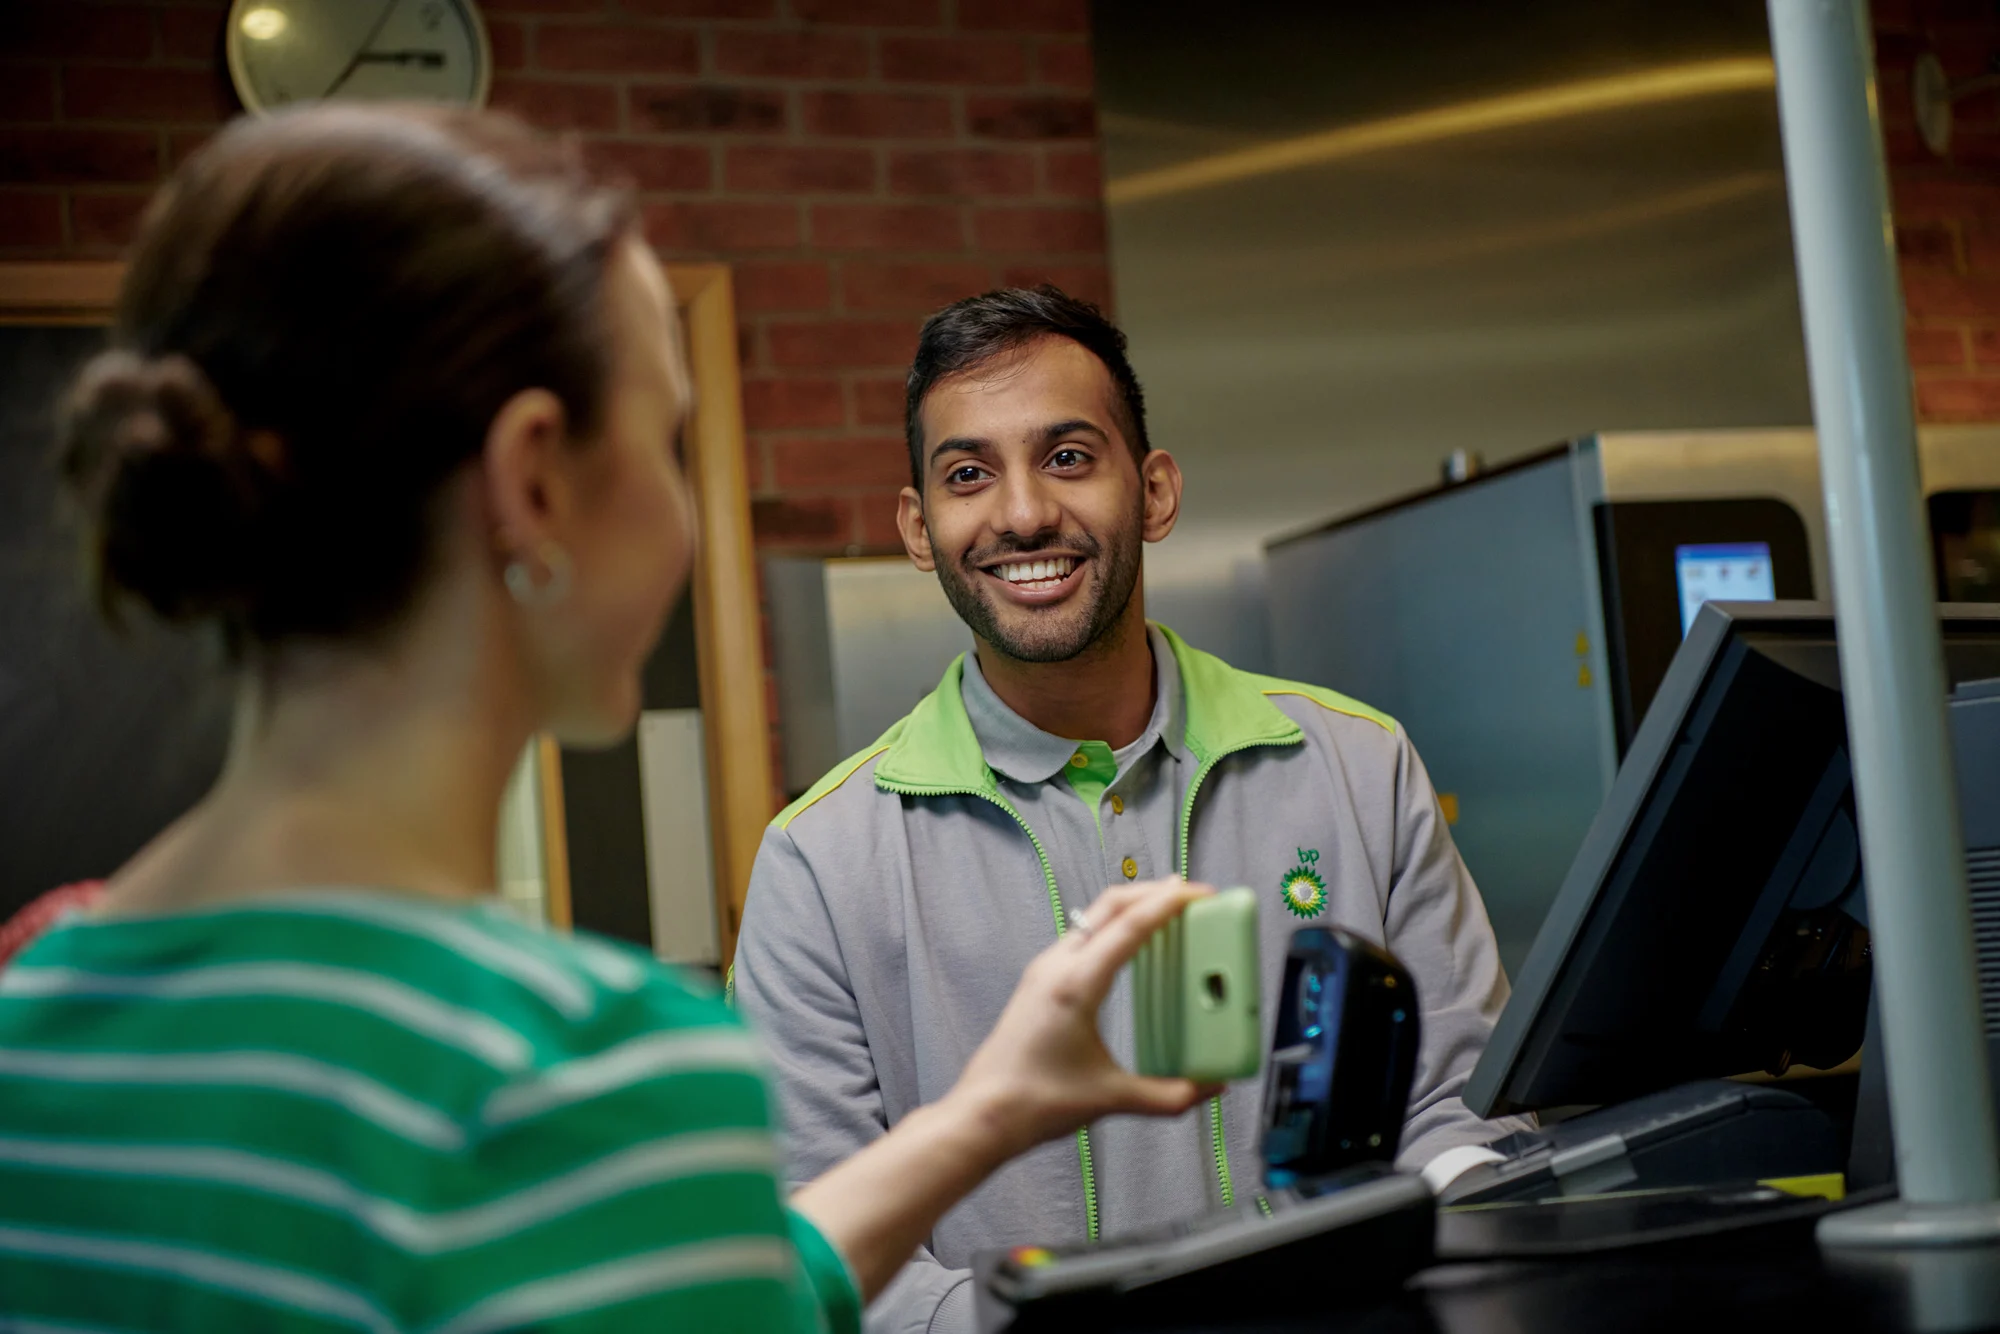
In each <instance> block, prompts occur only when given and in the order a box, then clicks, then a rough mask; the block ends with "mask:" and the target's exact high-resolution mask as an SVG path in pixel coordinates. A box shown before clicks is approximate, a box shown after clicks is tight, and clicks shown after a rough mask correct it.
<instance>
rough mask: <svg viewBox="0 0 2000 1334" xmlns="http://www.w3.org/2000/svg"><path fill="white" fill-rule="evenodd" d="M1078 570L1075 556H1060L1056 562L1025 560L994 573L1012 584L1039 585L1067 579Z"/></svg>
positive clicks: (1003, 566) (1003, 567)
mask: <svg viewBox="0 0 2000 1334" xmlns="http://www.w3.org/2000/svg"><path fill="white" fill-rule="evenodd" d="M1075 568H1076V558H1075V557H1074V556H1058V557H1056V558H1055V559H1054V560H1024V561H1016V562H1015V563H1014V564H1012V565H1002V566H999V567H997V568H996V569H995V570H994V571H993V572H994V573H995V574H997V575H999V576H1000V577H1001V578H1002V579H1005V580H1006V581H1007V582H1008V583H1010V584H1039V583H1042V582H1044V581H1047V580H1053V579H1067V578H1069V572H1070V571H1071V570H1074V569H1075Z"/></svg>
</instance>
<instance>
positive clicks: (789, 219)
mask: <svg viewBox="0 0 2000 1334" xmlns="http://www.w3.org/2000/svg"><path fill="white" fill-rule="evenodd" d="M644 221H645V227H646V239H647V240H649V241H651V242H652V243H653V244H654V245H656V246H658V247H659V248H660V249H662V250H697V251H701V252H702V253H704V254H727V253H729V252H732V251H737V250H784V249H787V248H789V247H791V246H795V245H797V244H798V243H799V209H798V205H796V204H739V203H705V202H703V203H689V202H675V203H670V204H648V205H646V207H645V210H644Z"/></svg>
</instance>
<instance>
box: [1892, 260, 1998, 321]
mask: <svg viewBox="0 0 2000 1334" xmlns="http://www.w3.org/2000/svg"><path fill="white" fill-rule="evenodd" d="M1903 304H1904V306H1905V307H1906V308H1907V309H1908V310H1909V313H1910V314H1911V315H1912V316H1914V317H1916V318H1918V319H1964V318H1968V317H1970V318H1975V319H1976V318H1980V317H1987V318H1990V317H1992V316H1993V315H1994V314H1996V313H2000V274H1958V273H1940V272H1937V271H1936V270H1933V269H1916V268H1908V267H1905V268H1904V270H1903Z"/></svg>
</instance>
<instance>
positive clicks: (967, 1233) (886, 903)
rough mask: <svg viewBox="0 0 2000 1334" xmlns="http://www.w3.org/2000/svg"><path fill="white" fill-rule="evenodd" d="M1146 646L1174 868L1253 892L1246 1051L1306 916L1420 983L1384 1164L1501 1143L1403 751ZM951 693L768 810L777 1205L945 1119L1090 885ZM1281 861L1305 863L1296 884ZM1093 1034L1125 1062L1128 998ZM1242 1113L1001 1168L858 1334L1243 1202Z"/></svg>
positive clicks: (1279, 694) (1421, 778) (1436, 869)
mask: <svg viewBox="0 0 2000 1334" xmlns="http://www.w3.org/2000/svg"><path fill="white" fill-rule="evenodd" d="M1162 637H1163V638H1164V640H1165V642H1166V643H1167V644H1168V645H1169V646H1170V647H1171V651H1172V654H1173V657H1174V660H1175V664H1176V665H1177V667H1178V669H1179V672H1180V680H1181V686H1182V691H1183V699H1182V709H1183V713H1184V718H1185V724H1184V725H1185V738H1184V739H1185V744H1186V748H1187V751H1188V752H1189V753H1190V754H1191V755H1192V757H1193V758H1194V760H1195V761H1196V767H1195V769H1194V771H1193V777H1192V779H1191V780H1190V781H1189V782H1188V783H1187V786H1186V791H1185V792H1184V794H1183V795H1182V799H1181V817H1180V827H1179V837H1178V849H1177V852H1178V862H1179V865H1178V868H1177V869H1178V870H1179V872H1180V873H1181V875H1183V876H1184V877H1186V878H1189V879H1194V880H1202V881H1207V882H1208V883H1210V884H1213V885H1216V886H1218V887H1221V888H1228V887H1230V886H1234V885H1248V886H1250V887H1252V888H1254V889H1257V890H1258V891H1259V905H1260V907H1259V921H1260V936H1261V939H1260V947H1261V950H1262V957H1263V971H1264V994H1263V998H1262V1006H1263V1016H1264V1020H1265V1026H1266V1033H1265V1037H1266V1042H1267V1045H1268V1040H1269V1036H1270V1028H1271V1025H1272V1024H1274V1023H1275V1020H1276V1016H1277V1013H1278V996H1277V992H1278V986H1279V983H1280V981H1281V979H1282V977H1283V971H1284V959H1285V952H1286V949H1287V947H1288V944H1289V941H1290V937H1291V934H1292V931H1293V930H1294V929H1295V928H1297V927H1298V926H1299V925H1301V917H1309V918H1310V919H1311V920H1313V921H1315V922H1320V923H1325V924H1330V925H1336V926H1341V927H1344V928H1346V929H1347V930H1349V931H1352V932H1354V933H1356V934H1357V935H1360V936H1363V937H1365V938H1367V939H1369V940H1371V941H1374V942H1376V943H1378V944H1381V945H1383V946H1385V947H1386V948H1388V949H1389V950H1390V951H1392V952H1393V953H1394V954H1395V955H1396V956H1397V957H1398V958H1400V959H1401V960H1402V961H1403V963H1404V965H1405V966H1406V967H1408V968H1409V970H1410V972H1411V974H1412V975H1413V977H1414V978H1415V980H1416V984H1417V996H1418V1001H1419V1004H1420V1006H1421V1011H1422V1027H1423V1042H1422V1047H1421V1051H1420V1055H1419V1060H1418V1066H1417V1075H1416V1082H1415V1087H1414V1090H1413V1092H1412V1096H1411V1102H1410V1110H1409V1119H1408V1121H1407V1123H1406V1125H1405V1128H1404V1133H1403V1145H1402V1150H1401V1153H1400V1155H1399V1159H1398V1161H1399V1163H1401V1164H1402V1165H1404V1166H1412V1167H1415V1166H1421V1165H1422V1164H1424V1163H1425V1162H1428V1161H1429V1160H1430V1159H1431V1158H1433V1157H1435V1156H1436V1155H1437V1154H1438V1153H1440V1152H1442V1151H1443V1150H1445V1149H1448V1148H1452V1147H1455V1146H1457V1145H1460V1144H1477V1143H1483V1142H1485V1141H1487V1140H1490V1139H1493V1138H1495V1137H1497V1136H1498V1135H1501V1134H1504V1133H1507V1132H1508V1131H1510V1130H1512V1129H1515V1128H1516V1125H1515V1123H1511V1122H1497V1121H1496V1122H1488V1121H1482V1120H1480V1119H1479V1118H1477V1117H1475V1116H1474V1115H1473V1114H1472V1113H1471V1112H1470V1111H1468V1110H1467V1108H1466V1107H1465V1104H1464V1103H1463V1102H1462V1101H1460V1098H1459V1093H1460V1090H1461V1089H1462V1088H1463V1087H1464V1084H1465V1081H1466V1078H1467V1077H1468V1075H1470V1073H1471V1071H1472V1067H1473V1064H1474V1063H1475V1062H1476V1061H1477V1060H1478V1057H1479V1053H1480V1051H1481V1049H1482V1048H1483V1047H1484V1046H1485V1044H1486V1040H1487V1037H1488V1035H1489V1034H1490V1033H1491V1032H1492V1029H1493V1024H1494V1021H1495V1020H1496V1019H1497V1018H1498V1016H1499V1013H1500V1009H1501V1006H1502V1005H1503V1004H1504V1003H1505V1001H1506V999H1507V979H1506V977H1505V975H1504V973H1503V972H1502V970H1501V967H1500V961H1499V956H1498V953H1497V951H1496V950H1495V947H1494V943H1493V931H1492V928H1491V926H1490V925H1489V924H1488V922H1487V919H1486V910H1485V907H1484V905H1483V904H1482V903H1481V902H1480V898H1479V891H1478V890H1477V889H1476V888H1475V887H1474V885H1473V883H1472V877H1471V876H1470V875H1469V874H1468V873H1467V872H1466V869H1465V864H1464V863H1463V862H1462V861H1461V860H1460V859H1459V856H1458V850H1457V848H1456V847H1455V846H1453V844H1452V840H1451V835H1450V833H1449V831H1448V830H1447V828H1446V826H1445V819H1444V814H1443V812H1442V811H1441V810H1440V809H1439V806H1438V800H1437V796H1436V793H1435V792H1434V791H1433V790H1432V788H1431V783H1430V779H1429V777H1428V776H1427V775H1426V774H1425V772H1424V768H1423V765H1422V763H1421V762H1420V761H1419V760H1418V759H1417V753H1416V751H1415V749H1414V748H1413V747H1412V746H1411V745H1410V741H1409V738H1408V737H1407V736H1406V735H1404V733H1403V730H1402V728H1401V727H1399V726H1398V725H1397V724H1396V723H1395V722H1394V721H1393V720H1392V719H1390V718H1388V717H1387V716H1385V715H1383V714H1381V713H1378V712H1377V711H1375V710H1373V709H1371V708H1369V707H1367V706H1366V705H1363V704H1359V703H1357V702H1355V701H1354V700H1351V699H1348V698H1346V697H1345V696H1343V695H1339V694H1336V693H1334V692H1333V691H1330V690H1325V689H1321V688H1320V687H1317V686H1310V685H1301V684H1298V683H1295V682H1290V681H1281V680H1277V679H1274V678H1271V677H1263V676H1256V675H1252V674H1250V673H1247V672H1241V671H1238V670H1236V669H1235V668H1232V667H1230V666H1229V665H1228V664H1226V663H1224V662H1222V661H1221V660H1220V659H1218V658H1215V657H1213V656H1211V655H1209V654H1206V653H1203V652H1201V651H1199V650H1197V649H1194V648H1191V647H1189V646H1188V645H1187V644H1186V643H1184V642H1183V641H1182V640H1180V639H1179V638H1178V637H1177V636H1175V635H1173V634H1172V633H1171V632H1170V631H1163V635H1162ZM1155 642H1156V643H1157V642H1158V640H1156V641H1155ZM963 671H964V664H963V660H962V659H960V660H956V661H954V662H953V663H952V665H951V667H950V668H949V669H948V670H947V671H946V672H945V676H944V680H943V681H942V682H941V683H940V684H939V686H938V688H937V689H936V690H935V691H933V692H932V693H931V694H929V695H927V696H926V697H925V698H924V699H922V700H921V701H919V702H918V704H917V707H916V708H915V709H914V710H913V711H912V712H911V713H910V714H909V716H907V717H906V718H904V719H902V720H901V721H900V722H898V723H896V724H895V726H893V727H891V728H890V729H889V730H888V732H886V733H884V734H883V736H882V737H881V739H880V740H879V741H877V742H876V744H875V745H873V746H871V747H869V748H868V749H867V750H866V751H864V752H862V753H861V754H860V755H858V756H855V757H852V758H850V759H848V760H847V761H845V762H843V763H842V764H840V765H839V766H837V767H836V768H835V769H834V770H833V771H832V772H831V773H829V774H828V775H827V776H826V777H825V778H823V779H821V780H820V782H819V783H818V784H817V785H815V786H814V787H813V788H812V789H811V790H810V791H809V792H807V793H806V794H805V795H804V796H803V797H801V798H800V799H799V800H798V801H797V802H795V803H793V804H792V805H791V806H790V807H788V808H787V809H786V810H785V811H784V812H783V813H781V814H780V815H779V816H778V818H777V819H776V820H775V821H773V822H772V824H771V827H770V829H769V830H768V831H767V833H766V834H765V837H764V844H763V847H762V848H761V849H760V851H759V853H758V856H757V863H756V866H755V868H754V870H753V872H752V875H751V882H750V891H749V896H748V899H747V901H746V903H745V907H744V917H743V927H742V933H741V936H740V937H739V939H738V942H737V952H736V962H735V966H734V969H733V979H732V980H733V988H734V993H735V1000H736V1004H737V1005H738V1006H739V1007H740V1009H741V1010H742V1012H743V1014H744V1016H745V1017H746V1018H747V1019H748V1020H749V1021H750V1023H751V1024H752V1025H753V1026H754V1027H755V1028H756V1029H757V1030H758V1032H760V1033H761V1034H762V1036H763V1038H764V1041H765V1044H766V1046H767V1047H768V1048H769V1049H770V1051H771V1053H772V1056H773V1061H774V1065H775V1068H776V1072H777V1076H778V1092H779V1102H780V1110H781V1113H782V1118H783V1125H784V1131H785V1154H786V1173H787V1176H788V1177H789V1179H790V1180H792V1181H794V1182H804V1181H809V1180H811V1179H812V1178H813V1177H816V1176H818V1175H819V1174H820V1173H822V1172H824V1171H825V1170H826V1169H828V1168H829V1167H832V1166H833V1165H834V1164H836V1163H838V1162H840V1161H841V1160H842V1159H845V1158H847V1157H848V1156H850V1155H852V1154H853V1153H855V1152H856V1151H857V1150H859V1149H861V1148H863V1147H865V1146H866V1145H867V1144H868V1143H869V1142H870V1141H872V1140H874V1139H875V1138H876V1137H877V1136H879V1135H881V1134H882V1133H883V1132H884V1131H885V1130H886V1129H887V1128H888V1127H890V1126H893V1125H895V1124H896V1122H897V1121H899V1120H901V1119H902V1118H903V1117H904V1116H906V1115H907V1114H909V1113H910V1112H911V1111H912V1110H914V1109H915V1108H917V1107H919V1106H921V1105H923V1104H924V1103H927V1102H932V1101H935V1100H936V1099H938V1098H939V1097H941V1096H943V1095H944V1093H945V1092H946V1091H948V1090H949V1089H950V1088H951V1086H952V1084H953V1082H954V1081H955V1080H957V1078H958V1076H959V1073H960V1071H961V1070H962V1069H963V1068H964V1066H965V1063H966V1061H967V1059H968V1058H969V1057H970V1055H971V1054H972V1051H973V1050H974V1048H976V1047H977V1046H978V1045H979V1043H980V1041H981V1039H983V1038H984V1037H985V1036H986V1034H987V1033H988V1031H990V1030H991V1028H992V1026H993V1023H994V1021H995V1020H996V1019H997V1018H998V1016H999V1014H1000V1010H1001V1008H1002V1007H1003V1006H1004V1005H1005V1004H1006V1002H1007V999H1008V997H1009V996H1010V995H1011V994H1012V992H1013V989H1014V986H1015V984H1016V982H1017V981H1018V980H1019V978H1020V975H1021V972H1022V970H1023V969H1024V968H1025V967H1026V965H1027V963H1028V961H1029V960H1030V959H1032V958H1033V957H1034V956H1035V955H1036V954H1037V953H1038V952H1040V951H1041V950H1042V949H1044V948H1045V947H1047V946H1048V945H1049V944H1050V943H1051V942H1052V941H1054V940H1055V939H1056V938H1057V937H1058V936H1059V935H1060V934H1061V933H1062V932H1063V931H1064V930H1065V929H1066V927H1067V918H1066V913H1065V908H1064V903H1063V896H1064V894H1065V893H1068V894H1070V895H1071V904H1072V908H1071V911H1074V910H1075V907H1076V906H1077V905H1080V904H1081V903H1082V902H1084V901H1087V899H1088V897H1090V896H1094V894H1095V892H1096V891H1098V890H1099V889H1101V888H1102V886H1096V885H1092V886H1062V885H1058V884H1057V883H1056V878H1055V875H1054V872H1053V870H1052V869H1051V866H1050V862H1049V859H1048V857H1047V855H1046V853H1045V851H1044V849H1043V846H1042V844H1041V842H1040V840H1039V839H1038V838H1037V837H1036V835H1035V833H1034V832H1033V831H1032V830H1031V829H1030V827H1029V825H1028V823H1027V822H1026V821H1025V820H1024V819H1022V817H1021V816H1020V815H1019V814H1018V813H1017V811H1016V810H1015V808H1014V807H1013V806H1012V805H1011V804H1010V803H1009V802H1008V801H1007V799H1006V797H1005V796H1004V795H1003V794H1002V792H1001V789H1000V785H999V783H998V782H997V781H996V779H995V777H994V774H993V772H992V770H991V769H990V768H989V767H988V765H987V763H986V761H985V759H984V757H983V755H982V753H981V750H980V745H979V741H978V739H977V737H976V735H975V733H974V731H973V728H972V725H971V723H970V721H969V720H968V717H967V714H966V708H965V703H964V700H963V697H962V695H961V681H962V679H963ZM1302 850H1313V851H1315V852H1317V853H1318V854H1319V855H1318V857H1317V858H1316V859H1315V860H1314V861H1313V862H1312V864H1311V865H1310V866H1306V865H1302V864H1299V863H1301V852H1302ZM1308 870H1309V871H1311V872H1312V873H1313V874H1312V875H1311V876H1307V877H1304V878H1300V876H1299V873H1300V872H1302V871H1308ZM1281 886H1282V888H1283V894H1284V897H1283V898H1281V895H1280V888H1281ZM1288 904H1289V905H1290V908H1291V910H1290V911H1288V910H1287V905H1288ZM1304 910H1311V911H1304ZM1100 1022H1101V1026H1102V1030H1103V1033H1104V1038H1105V1043H1106V1046H1107V1047H1108V1048H1109V1049H1110V1051H1111V1052H1112V1054H1113V1055H1114V1056H1116V1057H1117V1058H1118V1059H1119V1060H1120V1061H1122V1062H1124V1063H1126V1064H1128V1065H1129V1064H1130V1063H1131V1061H1132V1011H1131V997H1130V991H1129V979H1128V978H1122V979H1121V980H1120V982H1119V984H1118V986H1117V987H1116V988H1115V989H1114V991H1113V992H1112V994H1111V996H1110V997H1109V998H1108V999H1107V1001H1106V1003H1105V1006H1104V1009H1103V1011H1102V1014H1101V1019H1100ZM1262 1104H1263V1089H1262V1083H1261V1080H1260V1079H1248V1080H1242V1081H1239V1082H1237V1083H1234V1084H1232V1085H1230V1086H1229V1087H1228V1089H1227V1091H1226V1092H1225V1093H1224V1094H1223V1095H1222V1096H1221V1097H1219V1098H1216V1099H1214V1100H1213V1101H1212V1102H1210V1103H1209V1104H1206V1105H1204V1106H1201V1107H1197V1108H1195V1109H1194V1110H1193V1111H1190V1112H1188V1113H1187V1114H1185V1115H1183V1116H1181V1117H1178V1118H1174V1119H1171V1120H1158V1119H1150V1118H1141V1117H1114V1118H1109V1119H1107V1120H1105V1121H1101V1122H1099V1123H1097V1124H1095V1125H1093V1126H1091V1127H1088V1128H1087V1129H1086V1130H1085V1131H1083V1132H1080V1133H1079V1134H1078V1135H1077V1136H1076V1137H1075V1138H1074V1139H1064V1140H1060V1141H1057V1142H1053V1143H1049V1144H1044V1145H1042V1146H1040V1147H1039V1148H1037V1149H1034V1150H1031V1151H1030V1152H1028V1153H1026V1154H1024V1155H1022V1156H1021V1157H1019V1158H1017V1159H1015V1160H1014V1161H1013V1162H1011V1163H1009V1164H1008V1165H1007V1166H1005V1167H1003V1168H1002V1169H1001V1170H1000V1171H998V1172H997V1173H995V1174H994V1175H993V1176H992V1177H991V1178H990V1179H988V1180H987V1182H986V1183H985V1184H984V1185H982V1186H981V1187H980V1188H979V1189H978V1190H976V1191H974V1192H973V1193H972V1194H971V1195H970V1196H969V1197H967V1198H966V1199H965V1200H964V1201H963V1202H962V1203H960V1204H959V1205H958V1207H956V1208H955V1209H953V1210H952V1211H951V1212H950V1213H948V1214H946V1215H945V1217H944V1218H943V1219H942V1220H941V1221H940V1222H939V1223H938V1225H937V1228H936V1230H935V1231H934V1232H933V1233H932V1234H931V1237H930V1242H929V1245H928V1246H927V1247H925V1248H924V1249H923V1250H922V1251H920V1252H919V1253H918V1255H917V1256H916V1258H915V1260H914V1261H913V1262H912V1263H911V1264H910V1265H909V1266H907V1267H906V1268H905V1270H904V1271H903V1273H902V1274H901V1275H900V1276H899V1277H898V1278H897V1279H896V1281H895V1282H894V1283H893V1284H892V1285H891V1286H890V1287H889V1288H888V1289H887V1290H886V1291H884V1292H883V1294H882V1295H881V1296H880V1297H879V1298H877V1300H876V1301H875V1303H874V1304H873V1305H872V1306H871V1308H870V1310H869V1313H868V1328H869V1329H870V1331H873V1332H874V1334H888V1332H890V1331H895V1332H897V1334H929V1331H932V1330H936V1331H940V1332H941V1331H946V1330H961V1329H964V1330H969V1329H970V1328H972V1318H971V1308H972V1304H971V1295H972V1294H971V1289H970V1286H969V1274H968V1272H967V1270H968V1267H969V1266H970V1265H971V1263H972V1259H973V1256H974V1255H975V1254H976V1253H977V1252H979V1251H982V1250H985V1249H988V1248H991V1247H998V1246H1010V1245H1017V1244H1022V1243H1027V1242H1041V1243H1068V1242H1074V1241H1078V1240H1081V1239H1084V1238H1086V1237H1095V1236H1098V1235H1100V1233H1102V1234H1103V1235H1108V1236H1115V1235H1117V1234H1119V1233H1128V1232H1132V1231H1135V1230H1138V1229H1141V1228H1146V1227H1150V1226H1156V1225H1158V1224H1161V1223H1165V1222H1170V1221H1173V1220H1175V1219H1179V1218H1185V1217H1188V1216H1191V1215H1193V1214H1197V1213H1200V1212H1201V1211H1202V1210H1204V1209H1208V1208H1214V1207H1218V1206H1223V1205H1229V1204H1233V1203H1237V1202H1239V1201H1242V1200H1246V1199H1249V1198H1253V1197H1254V1194H1255V1192H1256V1190H1257V1188H1258V1185H1259V1159H1258V1143H1257V1139H1258V1130H1259V1126H1260V1122H1261V1119H1262V1110H1263V1108H1262Z"/></svg>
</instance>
